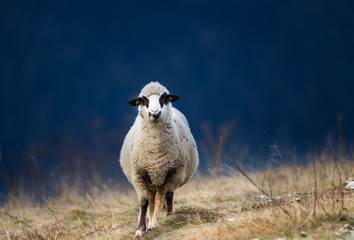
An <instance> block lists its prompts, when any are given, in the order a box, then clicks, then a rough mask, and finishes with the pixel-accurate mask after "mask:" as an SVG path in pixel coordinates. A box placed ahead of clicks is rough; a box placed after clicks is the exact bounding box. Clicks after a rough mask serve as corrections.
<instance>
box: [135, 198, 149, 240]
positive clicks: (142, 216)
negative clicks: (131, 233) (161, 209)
mask: <svg viewBox="0 0 354 240" xmlns="http://www.w3.org/2000/svg"><path fill="white" fill-rule="evenodd" d="M148 206H149V200H148V199H145V198H142V199H141V204H140V213H139V221H138V222H139V226H138V230H137V231H136V233H135V237H141V236H143V233H144V232H145V230H146V212H147V208H148Z"/></svg>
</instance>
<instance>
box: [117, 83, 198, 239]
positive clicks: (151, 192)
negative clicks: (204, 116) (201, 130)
mask: <svg viewBox="0 0 354 240" xmlns="http://www.w3.org/2000/svg"><path fill="white" fill-rule="evenodd" d="M178 99H179V97H178V96H175V95H171V94H169V91H168V90H167V89H166V88H165V87H164V86H162V85H161V84H160V83H158V82H151V83H149V84H147V85H146V86H145V87H144V88H143V89H142V90H141V92H140V94H139V97H138V98H136V99H134V100H131V101H130V102H129V104H130V105H132V106H138V107H139V108H138V116H137V117H136V119H135V122H134V124H133V126H132V127H131V128H130V130H129V132H128V134H127V135H126V137H125V139H124V142H123V146H122V149H121V153H120V164H121V167H122V169H123V172H124V174H125V175H126V176H127V178H128V180H129V182H130V183H132V184H133V186H134V188H135V191H136V192H137V194H138V197H139V199H140V213H139V219H138V230H137V231H136V233H135V237H140V236H142V235H143V233H144V232H145V231H149V230H152V229H154V228H156V227H158V224H159V223H158V222H159V217H160V212H161V211H162V209H163V207H165V208H166V211H167V215H169V214H171V212H172V211H173V196H174V191H175V190H176V189H177V188H178V187H181V186H182V185H184V184H185V183H187V182H188V181H189V180H190V178H191V177H192V175H193V174H194V172H195V171H196V169H197V167H198V164H199V157H198V151H197V145H196V143H195V140H194V138H193V135H192V133H191V131H190V129H189V125H188V122H187V119H186V118H185V116H184V115H183V114H182V113H181V112H180V111H179V110H177V109H176V108H174V107H172V104H171V102H175V101H177V100H178ZM146 214H147V215H148V219H149V224H148V230H146Z"/></svg>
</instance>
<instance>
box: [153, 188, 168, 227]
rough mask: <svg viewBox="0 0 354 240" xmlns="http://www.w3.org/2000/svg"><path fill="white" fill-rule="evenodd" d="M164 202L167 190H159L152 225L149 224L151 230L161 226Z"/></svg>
mask: <svg viewBox="0 0 354 240" xmlns="http://www.w3.org/2000/svg"><path fill="white" fill-rule="evenodd" d="M164 201H165V189H164V188H161V189H158V190H157V191H156V196H155V209H154V215H153V217H152V221H151V224H150V223H149V226H150V227H151V229H153V228H156V227H158V225H159V217H160V213H161V211H162V208H163V205H164Z"/></svg>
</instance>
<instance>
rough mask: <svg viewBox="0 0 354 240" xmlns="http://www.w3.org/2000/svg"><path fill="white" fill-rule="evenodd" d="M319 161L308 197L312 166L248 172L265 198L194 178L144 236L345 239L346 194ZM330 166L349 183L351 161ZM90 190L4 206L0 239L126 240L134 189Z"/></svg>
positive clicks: (244, 183) (232, 181) (231, 179)
mask: <svg viewBox="0 0 354 240" xmlns="http://www.w3.org/2000/svg"><path fill="white" fill-rule="evenodd" d="M323 159H326V158H324V157H323V158H321V160H319V161H318V162H317V165H316V166H317V171H316V172H317V174H316V178H317V182H318V184H317V189H316V190H317V191H316V192H317V197H316V198H315V197H314V176H315V175H314V171H313V166H312V165H308V166H297V165H295V166H291V167H290V166H284V167H279V168H277V169H270V170H266V171H260V172H253V173H248V176H249V177H250V178H251V179H252V180H253V182H254V183H255V184H256V185H257V186H258V187H259V188H261V189H262V190H264V192H265V193H267V195H269V196H270V197H266V196H264V194H263V193H261V192H260V191H259V190H258V189H257V188H256V187H255V186H254V185H253V184H252V183H250V181H248V180H247V179H246V178H244V177H243V176H241V174H240V173H239V172H236V171H230V172H229V176H225V177H211V176H196V177H195V178H194V180H193V181H192V182H190V183H189V184H187V185H186V186H184V187H182V188H180V189H178V190H177V192H176V194H175V196H176V197H175V210H174V213H173V214H172V215H171V216H168V217H163V218H162V220H161V226H160V227H159V228H157V229H156V230H154V231H152V232H149V233H147V234H146V235H145V236H144V238H145V239H253V238H260V239H276V238H280V237H284V238H287V239H300V238H302V237H301V232H306V234H307V237H308V238H309V239H312V238H313V239H337V238H339V239H345V238H347V239H349V236H350V233H345V232H344V231H341V230H340V227H342V226H343V225H344V224H346V223H349V224H351V225H352V226H354V195H353V194H354V192H353V190H344V189H343V186H341V185H340V184H339V182H340V181H339V176H338V171H337V170H336V165H335V164H334V162H333V161H330V160H326V161H324V160H323ZM327 159H328V158H327ZM338 167H339V170H340V173H341V177H342V179H343V180H344V179H348V178H353V177H354V172H353V171H354V164H353V163H352V162H344V161H342V162H341V163H338ZM341 189H343V191H344V192H343V193H344V196H343V198H342V196H341ZM96 192H97V193H96V194H91V195H89V194H86V195H85V196H80V195H77V194H75V191H68V192H66V193H65V194H63V195H62V196H61V197H60V198H57V199H52V200H47V202H46V204H45V205H44V206H40V207H39V206H35V205H34V204H33V203H26V202H25V201H24V200H21V201H19V200H12V201H10V202H9V203H8V204H7V205H6V206H4V207H3V208H2V209H1V210H0V239H131V238H132V236H133V234H134V232H135V230H136V226H137V216H138V211H139V205H138V202H139V201H138V199H137V197H136V194H135V193H134V191H133V190H126V191H122V190H119V189H108V188H105V190H103V191H96ZM315 199H316V206H317V207H316V208H317V209H316V216H315V215H314V201H315ZM342 199H343V203H344V208H343V209H342Z"/></svg>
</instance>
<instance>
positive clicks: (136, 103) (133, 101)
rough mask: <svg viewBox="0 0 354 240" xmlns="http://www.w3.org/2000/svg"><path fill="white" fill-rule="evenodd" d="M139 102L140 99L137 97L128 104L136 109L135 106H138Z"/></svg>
mask: <svg viewBox="0 0 354 240" xmlns="http://www.w3.org/2000/svg"><path fill="white" fill-rule="evenodd" d="M141 100H142V99H141V98H140V97H139V98H136V99H134V100H131V101H130V102H129V104H130V105H132V106H134V107H137V106H139V105H140V103H141Z"/></svg>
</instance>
